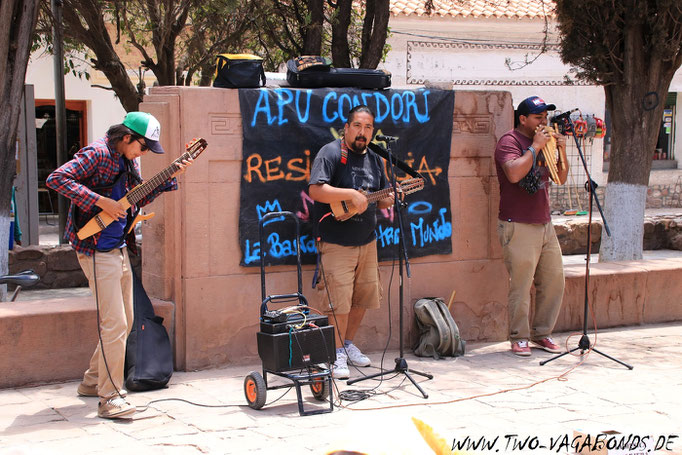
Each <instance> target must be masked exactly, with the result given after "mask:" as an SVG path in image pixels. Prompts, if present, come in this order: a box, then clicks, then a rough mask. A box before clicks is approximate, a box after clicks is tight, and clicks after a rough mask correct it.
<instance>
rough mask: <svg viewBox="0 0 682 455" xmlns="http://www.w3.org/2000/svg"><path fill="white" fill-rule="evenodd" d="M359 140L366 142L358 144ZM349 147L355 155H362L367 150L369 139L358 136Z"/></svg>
mask: <svg viewBox="0 0 682 455" xmlns="http://www.w3.org/2000/svg"><path fill="white" fill-rule="evenodd" d="M358 139H363V140H364V142H362V143H358ZM348 147H349V148H350V149H351V150H352V151H354V152H355V153H362V152H363V151H364V150H365V149H366V148H367V139H366V138H365V137H364V136H356V137H355V140H354V141H353V142H352V143H351V144H349V145H348Z"/></svg>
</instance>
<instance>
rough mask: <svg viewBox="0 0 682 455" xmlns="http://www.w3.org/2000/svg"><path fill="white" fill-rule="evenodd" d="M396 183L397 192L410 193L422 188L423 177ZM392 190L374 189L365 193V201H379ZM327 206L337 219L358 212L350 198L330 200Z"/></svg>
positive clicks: (350, 216) (344, 219) (347, 217)
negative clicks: (372, 191)
mask: <svg viewBox="0 0 682 455" xmlns="http://www.w3.org/2000/svg"><path fill="white" fill-rule="evenodd" d="M397 185H398V191H399V192H401V193H403V194H410V193H414V192H415V191H419V190H421V189H423V188H424V179H422V178H412V179H407V180H403V181H402V182H401V183H398V184H397ZM392 191H393V188H384V189H383V190H379V191H375V192H374V193H369V194H365V196H366V197H367V201H368V202H369V203H370V204H371V203H373V202H376V201H379V200H381V199H383V198H385V197H387V196H388V195H389V194H391V192H392ZM329 206H330V207H331V209H332V215H334V218H335V219H336V220H337V221H346V220H347V219H349V218H352V217H353V216H354V215H356V214H357V213H358V210H357V209H356V208H355V206H354V205H353V202H351V201H350V200H347V201H339V202H332V203H330V204H329Z"/></svg>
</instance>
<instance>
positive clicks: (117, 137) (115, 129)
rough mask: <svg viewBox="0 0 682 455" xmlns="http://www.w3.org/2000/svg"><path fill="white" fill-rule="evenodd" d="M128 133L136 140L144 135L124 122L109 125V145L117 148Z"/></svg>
mask: <svg viewBox="0 0 682 455" xmlns="http://www.w3.org/2000/svg"><path fill="white" fill-rule="evenodd" d="M126 134H130V140H131V141H136V140H138V139H140V138H141V137H142V136H140V135H139V134H137V133H136V132H135V131H133V130H131V129H130V128H128V127H127V126H125V125H124V124H123V123H119V124H118V125H112V126H111V127H109V130H108V131H107V137H108V138H109V147H111V148H112V149H115V148H116V146H117V145H118V143H119V142H121V141H122V140H123V138H124V137H125V135H126Z"/></svg>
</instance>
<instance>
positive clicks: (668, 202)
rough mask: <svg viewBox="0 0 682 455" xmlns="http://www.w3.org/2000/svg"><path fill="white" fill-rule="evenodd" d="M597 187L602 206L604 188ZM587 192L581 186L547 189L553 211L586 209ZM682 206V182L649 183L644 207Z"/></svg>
mask: <svg viewBox="0 0 682 455" xmlns="http://www.w3.org/2000/svg"><path fill="white" fill-rule="evenodd" d="M605 188H606V187H604V186H600V187H598V188H597V196H598V197H599V202H600V203H601V204H602V207H603V206H604V189H605ZM588 195H589V193H588V192H587V191H585V188H584V187H583V186H577V185H552V186H551V187H550V189H549V199H550V207H551V209H552V211H553V212H560V213H564V212H565V211H567V210H588V208H589V205H590V200H589V198H588ZM680 207H682V182H679V181H678V182H677V183H674V184H659V185H649V188H648V189H647V195H646V208H648V209H658V208H680Z"/></svg>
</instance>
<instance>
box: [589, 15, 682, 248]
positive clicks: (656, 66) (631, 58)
mask: <svg viewBox="0 0 682 455" xmlns="http://www.w3.org/2000/svg"><path fill="white" fill-rule="evenodd" d="M624 36H625V44H624V45H625V48H626V51H625V53H624V55H625V62H624V65H623V67H624V74H623V78H624V83H623V84H617V85H616V84H614V85H607V86H605V87H604V91H605V93H606V108H607V109H608V110H609V112H612V113H617V114H618V115H612V116H611V119H612V122H611V128H612V129H611V138H612V142H611V158H610V163H609V178H608V186H607V187H606V193H605V202H604V207H605V209H604V216H605V217H606V222H607V223H608V224H609V227H610V229H611V236H610V237H609V236H608V235H603V236H602V242H601V247H600V252H599V260H600V261H618V260H630V259H641V258H642V246H643V224H644V208H645V205H646V193H647V187H648V184H649V173H650V171H651V160H652V158H653V155H654V149H655V147H656V141H657V138H658V132H659V128H660V125H661V118H662V116H663V109H664V107H665V97H666V94H667V93H668V87H669V86H670V81H671V80H672V76H673V75H674V72H675V69H676V68H673V67H672V65H671V63H670V62H664V61H663V60H662V58H661V57H660V56H659V57H658V58H655V57H652V56H651V55H649V54H647V53H645V52H643V51H642V49H643V48H644V47H643V42H642V36H643V33H642V30H641V28H640V27H638V26H633V27H630V28H629V29H628V30H626V31H625V32H624Z"/></svg>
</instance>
